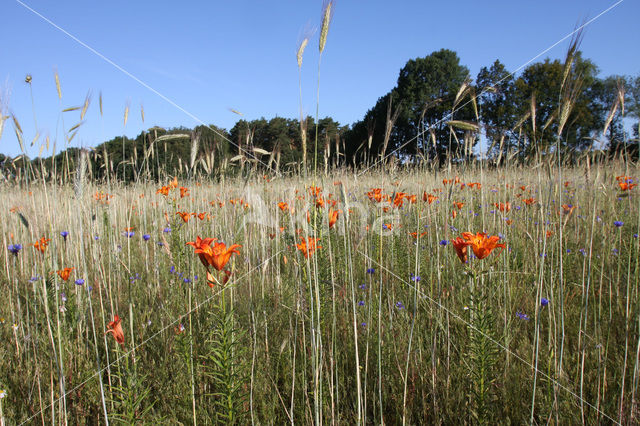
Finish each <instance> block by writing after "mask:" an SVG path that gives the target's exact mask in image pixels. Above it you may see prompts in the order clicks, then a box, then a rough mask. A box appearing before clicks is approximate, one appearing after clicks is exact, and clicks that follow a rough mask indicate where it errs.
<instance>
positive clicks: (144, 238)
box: [142, 234, 151, 241]
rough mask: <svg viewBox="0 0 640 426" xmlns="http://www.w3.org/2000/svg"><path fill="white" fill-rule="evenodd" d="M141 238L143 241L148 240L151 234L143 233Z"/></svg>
mask: <svg viewBox="0 0 640 426" xmlns="http://www.w3.org/2000/svg"><path fill="white" fill-rule="evenodd" d="M142 239H143V240H145V241H149V240H150V239H151V235H149V234H144V235H143V236H142Z"/></svg>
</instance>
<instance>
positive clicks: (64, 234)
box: [60, 231, 69, 241]
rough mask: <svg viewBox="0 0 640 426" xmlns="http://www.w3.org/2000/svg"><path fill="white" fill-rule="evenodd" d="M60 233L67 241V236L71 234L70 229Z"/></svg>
mask: <svg viewBox="0 0 640 426" xmlns="http://www.w3.org/2000/svg"><path fill="white" fill-rule="evenodd" d="M60 235H61V236H62V238H64V240H65V241H67V237H68V236H69V231H62V232H61V233H60Z"/></svg>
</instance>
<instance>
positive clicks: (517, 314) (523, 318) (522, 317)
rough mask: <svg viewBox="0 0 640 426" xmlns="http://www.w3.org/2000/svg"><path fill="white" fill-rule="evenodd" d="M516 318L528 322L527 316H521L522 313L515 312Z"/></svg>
mask: <svg viewBox="0 0 640 426" xmlns="http://www.w3.org/2000/svg"><path fill="white" fill-rule="evenodd" d="M516 316H517V317H518V318H520V319H522V320H525V321H529V315H527V314H523V313H522V312H516Z"/></svg>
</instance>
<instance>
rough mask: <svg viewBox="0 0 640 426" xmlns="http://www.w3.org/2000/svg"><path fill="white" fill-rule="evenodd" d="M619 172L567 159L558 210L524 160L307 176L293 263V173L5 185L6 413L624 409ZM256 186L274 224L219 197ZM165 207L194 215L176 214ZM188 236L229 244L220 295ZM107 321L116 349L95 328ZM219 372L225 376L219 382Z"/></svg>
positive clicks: (253, 414)
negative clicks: (461, 242)
mask: <svg viewBox="0 0 640 426" xmlns="http://www.w3.org/2000/svg"><path fill="white" fill-rule="evenodd" d="M625 167H626V166H625V165H624V164H618V165H615V164H607V165H601V164H596V165H594V166H593V169H594V177H593V178H592V179H591V180H590V181H589V182H587V181H585V179H584V174H583V170H582V169H578V168H576V169H566V170H564V172H563V174H564V176H565V177H566V179H567V181H569V182H570V183H569V184H568V186H566V187H565V186H564V184H563V185H562V191H563V197H564V199H565V200H566V201H567V202H568V203H571V204H573V205H575V206H577V207H576V209H575V210H574V211H573V212H572V213H570V214H569V215H565V214H563V213H559V211H561V210H562V208H561V207H559V206H557V203H558V201H557V200H558V199H559V198H557V197H558V194H557V193H555V192H554V191H553V187H550V186H549V185H548V184H547V183H546V182H547V176H546V175H545V174H544V172H543V170H544V169H543V168H542V167H541V168H538V169H536V170H534V171H532V170H524V169H519V168H511V169H504V170H498V171H486V170H485V172H484V174H483V179H484V180H483V182H482V186H481V188H480V189H475V188H473V189H472V188H469V187H468V185H467V186H465V187H463V188H460V185H461V183H463V182H466V183H469V182H475V181H476V180H477V179H476V178H477V176H478V172H479V170H478V169H476V168H474V167H468V168H466V170H465V171H464V173H460V174H459V175H458V176H459V183H458V184H449V183H447V184H446V185H444V186H443V184H442V182H441V181H436V179H435V177H434V176H433V175H432V174H431V173H429V172H428V171H427V170H420V169H416V170H413V171H405V172H400V173H398V174H397V175H395V176H389V175H388V174H383V173H379V172H373V173H370V174H367V175H366V176H361V177H360V178H359V179H358V181H357V182H356V180H355V178H354V177H353V176H351V175H349V174H341V173H338V176H333V177H332V178H331V179H328V178H327V179H322V178H318V180H317V181H316V183H318V184H319V185H322V186H323V187H324V190H323V191H322V194H323V197H324V199H325V200H330V199H337V200H338V203H337V207H340V208H341V209H342V210H343V214H342V215H341V216H340V217H339V219H338V222H336V224H335V225H334V226H333V227H332V228H329V227H328V218H327V214H326V212H325V210H324V209H318V212H317V222H316V223H317V225H316V226H317V230H316V232H317V235H319V236H320V237H321V238H322V239H321V242H320V244H321V245H322V248H321V249H318V250H317V251H316V252H315V253H314V254H313V255H312V256H310V257H309V259H305V258H304V256H302V255H301V253H300V251H299V250H298V249H297V248H296V247H295V245H294V244H295V243H296V242H299V237H298V236H297V234H298V231H297V230H298V229H300V228H304V227H305V226H306V219H305V212H306V210H307V209H309V210H310V211H311V212H312V214H314V213H313V211H314V210H316V208H315V207H314V205H315V199H313V198H312V197H309V196H308V195H306V196H305V199H304V200H302V199H297V198H296V197H297V196H298V195H301V194H305V193H306V191H305V182H304V181H301V179H300V178H296V179H295V180H284V179H281V180H278V179H276V180H273V181H271V182H270V183H265V182H264V180H260V181H258V180H250V181H249V182H248V183H247V185H246V187H245V185H244V181H242V182H234V181H227V182H225V183H224V184H211V183H209V182H184V183H182V184H183V185H186V186H188V188H189V193H190V195H189V196H186V197H185V198H180V196H179V193H178V192H177V190H174V192H172V193H171V194H170V195H169V196H168V197H164V196H162V195H160V194H156V189H157V188H156V187H154V186H150V185H148V184H145V183H139V184H136V185H132V186H129V187H119V186H112V187H110V188H108V187H104V186H102V187H96V186H94V185H93V184H92V183H91V182H85V184H84V186H85V190H84V191H83V193H82V194H80V193H78V192H74V191H73V189H72V188H70V187H64V186H62V187H60V186H55V185H51V184H47V183H32V184H31V186H30V187H29V188H28V189H29V191H30V192H31V195H29V194H28V193H27V192H16V191H15V190H11V189H10V188H8V187H3V188H2V192H1V193H0V199H2V205H4V206H9V207H8V208H9V209H12V208H14V207H15V210H14V211H13V212H11V211H9V210H8V209H4V210H3V211H2V212H1V213H0V214H2V215H3V220H2V222H1V225H0V234H1V235H2V240H3V247H5V248H6V247H8V246H9V245H10V244H17V243H20V244H22V245H23V247H24V248H23V249H22V250H21V251H20V252H19V253H18V254H17V255H13V254H12V253H10V252H9V251H7V250H6V249H5V250H4V251H3V254H2V256H3V259H4V263H5V266H4V267H3V269H2V279H3V281H4V282H5V283H7V284H6V285H5V286H3V289H2V293H3V298H4V300H6V303H5V304H4V305H3V306H2V307H1V308H0V312H1V316H2V318H3V319H4V323H3V325H2V327H1V328H0V332H1V333H2V335H3V337H4V339H5V341H6V342H8V343H9V344H8V345H7V346H5V350H4V356H3V361H2V362H3V364H4V365H3V369H2V371H4V372H5V373H3V375H2V377H1V378H0V384H1V386H2V388H3V389H5V390H6V391H7V396H6V398H4V399H3V401H2V402H3V413H4V416H5V417H6V418H7V419H12V420H13V421H16V422H23V421H27V420H28V419H29V420H31V421H32V420H34V419H36V418H37V419H44V421H51V420H55V421H56V422H64V421H68V422H70V423H77V422H79V421H82V419H83V418H86V417H87V416H92V418H95V419H98V420H100V419H101V420H100V421H104V417H105V415H107V416H110V418H111V419H112V420H115V419H118V418H128V419H131V417H130V416H131V415H135V416H138V417H135V418H136V419H138V420H137V421H143V420H144V421H150V422H155V421H180V422H189V423H191V422H200V423H201V422H205V423H206V422H210V421H215V419H219V421H223V420H221V419H222V417H220V416H221V415H223V414H222V413H223V411H222V409H221V406H222V405H221V404H223V400H221V399H220V398H221V395H223V394H224V395H227V402H229V403H231V404H232V405H228V404H227V405H225V406H226V407H235V408H230V410H231V411H228V410H227V414H226V415H225V416H226V417H224V418H225V419H227V420H228V419H229V418H237V419H238V421H241V420H240V419H244V420H242V422H244V421H246V420H247V419H248V418H251V419H253V421H255V422H258V423H264V422H270V421H275V422H278V423H281V422H299V421H317V420H318V419H321V420H322V421H327V422H348V423H352V422H355V423H382V422H386V423H396V422H400V421H404V422H406V423H409V424H411V423H418V422H421V423H422V422H429V423H431V422H433V423H435V422H440V421H441V422H445V423H447V422H460V421H464V422H489V423H491V422H492V421H493V419H496V418H503V419H509V420H510V421H513V422H516V423H521V422H528V421H531V416H533V421H535V422H542V421H547V420H548V419H554V420H555V421H562V422H569V423H573V422H586V423H593V422H608V421H612V420H611V418H613V419H615V421H617V422H621V423H629V422H633V421H635V420H634V419H636V418H637V417H636V416H637V413H636V406H635V404H636V395H637V385H638V363H637V357H636V355H635V354H636V352H637V350H636V349H637V347H638V342H639V341H640V340H639V333H638V325H637V321H635V320H634V318H635V316H634V312H637V310H638V308H639V306H638V303H637V300H638V289H639V287H638V283H639V276H640V275H639V274H640V272H639V270H638V265H637V258H638V252H639V248H640V247H639V246H638V238H637V236H636V234H637V233H638V231H639V230H640V224H639V223H638V203H637V202H636V201H635V200H636V198H637V197H636V196H635V194H633V192H634V190H632V191H631V194H627V193H626V192H624V193H622V192H620V191H619V189H618V188H617V185H616V182H615V179H614V177H615V176H616V175H617V173H618V171H619V170H620V171H622V170H624V168H625ZM632 170H633V171H634V172H637V170H635V169H632ZM451 177H452V178H454V177H455V176H451ZM310 179H311V178H310ZM334 179H339V180H340V182H341V185H338V186H334V185H333V180H334ZM309 183H311V181H309ZM520 186H524V187H525V189H524V190H521V189H520ZM372 187H380V188H383V192H384V193H386V194H387V195H389V196H390V197H393V194H394V193H396V194H398V193H400V192H405V193H407V194H415V195H418V196H420V195H421V194H422V192H423V191H427V192H431V191H432V190H436V192H435V195H436V196H438V197H439V198H438V199H437V200H436V201H434V202H433V203H432V204H429V203H428V202H423V201H421V200H420V197H418V199H417V201H416V202H415V204H413V203H412V202H411V201H410V199H405V201H404V202H403V205H402V207H401V208H393V207H392V203H389V202H385V201H382V202H380V203H376V202H372V201H370V200H369V199H368V198H367V197H366V195H365V193H366V192H368V191H369V190H370V188H372ZM243 188H245V189H243ZM246 188H251V189H250V190H248V189H246ZM293 188H295V189H297V190H298V194H295V192H293V190H292V189H293ZM341 188H344V189H341ZM439 189H440V190H442V191H441V192H439V191H437V190H439ZM101 191H102V192H104V193H109V194H113V198H110V199H108V204H107V200H105V199H102V200H96V199H95V198H94V194H95V193H96V192H97V193H100V192H101ZM248 191H254V195H251V194H249V192H248ZM255 193H258V194H259V196H260V197H261V198H262V200H263V201H264V205H263V208H264V209H266V212H265V213H266V214H268V215H269V216H271V217H272V218H274V223H275V224H277V226H276V227H270V226H266V225H265V224H264V223H263V222H262V221H258V220H255V218H256V216H255V211H254V208H256V207H251V206H250V207H244V206H243V205H241V204H240V203H239V202H235V203H230V200H239V199H240V198H244V199H249V196H254V197H255ZM329 193H331V194H333V195H332V196H331V198H330V196H329ZM221 194H224V196H223V195H221ZM307 194H308V193H307ZM432 194H433V192H432ZM141 195H144V197H141ZM525 198H527V199H528V198H536V199H537V203H535V204H532V205H527V204H525V203H524V202H523V201H522V200H523V199H525ZM280 201H287V202H288V203H289V206H291V207H293V208H294V211H293V213H291V211H288V212H283V211H281V210H280V209H279V208H278V207H277V205H276V203H277V202H280ZM454 201H456V202H462V203H464V206H463V207H462V208H461V209H460V210H458V209H457V207H453V206H452V203H453V202H454ZM210 202H214V203H213V206H212V205H211V204H210ZM222 202H224V205H223V206H222V207H219V206H220V203H222ZM500 202H502V203H504V202H510V203H511V210H510V211H508V212H501V211H500V210H499V209H497V208H496V207H495V206H494V203H500ZM254 205H257V204H256V203H254ZM385 210H387V211H386V212H385ZM454 210H455V211H457V214H456V217H455V218H453V217H452V212H453V211H454ZM176 211H193V212H197V213H200V212H206V213H208V214H209V215H210V216H211V217H212V219H211V220H209V221H207V220H206V216H205V219H204V220H200V219H198V218H191V219H190V220H189V221H188V222H183V221H182V219H181V218H180V217H179V216H176V215H175V212H176ZM165 212H166V213H167V217H168V218H169V222H168V223H167V222H166V217H165ZM18 213H19V214H20V215H22V217H24V219H25V221H22V220H21V216H19V215H18ZM365 217H366V220H365ZM616 220H620V221H622V222H624V224H623V225H622V226H620V227H617V226H616V225H615V224H614V221H616ZM25 222H26V224H25ZM311 223H313V221H312V222H311ZM27 224H28V226H27ZM367 225H368V227H369V228H368V230H367V229H366V228H365V227H366V226H367ZM279 226H282V227H283V228H284V230H283V231H280V230H279V228H278V227H279ZM131 227H132V228H133V231H132V232H134V233H135V234H134V235H132V236H131V237H128V236H127V235H125V233H126V232H131V231H125V229H126V228H131ZM167 227H170V228H171V231H170V232H164V230H165V229H166V228H167ZM482 229H484V230H486V231H487V232H489V233H490V234H494V235H498V234H500V235H502V236H503V239H502V241H503V242H505V243H506V244H507V249H506V250H505V251H504V252H502V253H498V252H497V251H496V252H494V253H492V254H491V255H490V256H489V257H488V258H487V259H483V260H482V261H480V260H478V259H473V256H471V257H472V259H471V260H470V265H471V268H472V269H469V268H468V267H466V266H465V265H463V264H462V263H461V262H460V260H459V259H458V258H457V256H456V255H455V252H454V250H453V249H452V247H451V246H450V244H447V245H441V242H442V241H443V240H446V241H450V240H451V239H453V238H454V237H457V236H458V235H460V233H461V232H462V231H467V230H468V231H473V232H475V231H479V230H482ZM62 230H69V236H68V237H67V239H66V240H65V239H64V238H63V237H62V236H60V231H62ZM561 230H562V233H561ZM547 231H549V232H548V233H547ZM303 232H305V231H303ZM306 232H307V235H312V231H311V230H310V229H309V230H308V231H306ZM409 232H418V235H420V234H421V233H422V232H425V234H424V235H422V236H420V237H419V238H418V239H414V238H413V237H412V236H410V235H408V234H409ZM144 234H149V235H150V236H151V239H150V240H149V241H145V239H143V238H142V235H144ZM197 235H202V236H215V237H217V238H220V239H222V240H224V241H225V242H227V243H228V244H230V243H238V244H242V248H241V255H240V256H237V257H235V258H232V260H231V263H232V264H233V265H234V272H233V278H232V280H231V281H230V282H229V283H228V284H227V285H226V286H225V290H222V286H216V287H215V288H214V289H213V291H212V289H211V288H209V286H207V285H206V283H205V282H204V270H203V267H202V265H201V264H200V263H199V262H198V261H197V259H196V257H195V256H194V255H193V252H192V250H191V248H190V247H187V246H185V245H184V243H185V242H187V241H192V240H194V239H195V237H196V236H197ZM561 235H562V238H563V243H562V247H563V251H562V252H559V251H558V247H560V244H559V241H558V239H559V238H560V236H561ZM41 236H47V237H48V238H51V239H52V241H51V242H50V245H49V247H48V248H47V250H46V251H45V253H44V254H41V253H39V252H37V251H36V250H35V249H34V248H33V247H32V246H29V244H30V243H33V242H35V241H36V239H39V238H40V237H41ZM96 236H98V237H99V238H98V239H95V237H96ZM158 243H162V244H163V245H162V246H160V245H158ZM442 244H444V243H442ZM614 249H615V250H614ZM560 259H562V262H563V272H562V273H563V274H564V277H563V280H562V281H561V280H560V276H559V274H560V270H559V268H558V265H559V262H560ZM315 265H317V266H315ZM63 267H75V268H76V269H75V270H74V271H73V272H72V276H71V278H70V279H69V281H66V282H64V281H62V280H61V279H60V277H58V275H56V274H55V273H52V272H53V271H54V270H58V269H62V268H63ZM171 267H174V268H175V269H173V270H172V269H171ZM316 268H317V269H316ZM472 270H473V271H475V272H474V274H476V275H469V274H470V272H469V271H472ZM172 271H173V272H172ZM368 271H369V272H368ZM195 275H198V279H197V280H195ZM314 275H315V276H314ZM418 276H419V277H420V278H419V279H417V278H416V277H418ZM474 276H475V278H474ZM32 277H38V278H36V279H33V280H31V278H32ZM185 278H188V280H189V282H185ZM78 279H84V280H85V281H84V284H82V285H77V284H75V283H74V282H75V281H76V280H78ZM561 284H562V285H563V286H564V288H562V287H561ZM89 287H92V288H91V289H89ZM223 294H226V301H225V302H223V296H222V295H223ZM542 298H545V299H547V300H548V301H549V303H548V305H546V306H543V305H541V304H540V301H541V299H542ZM221 303H222V305H221ZM563 311H564V312H563ZM225 312H226V313H225ZM516 313H519V314H522V315H520V316H517V315H516ZM114 315H119V316H120V317H121V318H122V324H123V329H124V331H125V344H124V347H123V348H121V347H120V346H119V345H117V344H116V343H115V341H114V340H113V339H112V338H111V337H110V336H109V335H106V336H105V335H104V331H106V330H107V328H108V327H107V324H108V323H109V322H110V321H111V320H112V319H113V317H114ZM524 315H526V317H525V316H524ZM563 315H564V340H563V333H562V330H563V328H562V318H563ZM527 317H528V319H523V318H527ZM220 321H222V322H220ZM224 323H229V324H228V325H227V326H222V325H221V324H224ZM225 330H227V331H225ZM229 330H235V331H229ZM241 330H243V331H241ZM229 332H230V333H231V334H227V335H226V336H227V337H224V336H225V334H224V333H229ZM212 333H213V334H212ZM221 333H222V334H221ZM229 339H231V340H229ZM214 342H215V343H214ZM223 342H228V343H223ZM219 344H222V345H223V346H221V347H219V346H218V345H219ZM229 344H230V345H231V346H228V345H229ZM321 344H322V345H323V346H322V351H321V350H320V348H321V346H320V345H321ZM225 345H227V346H225ZM237 345H240V346H241V347H242V348H245V350H236V349H233V348H234V347H235V348H238V347H239V346H237ZM313 345H315V352H314V350H313V347H314V346H313ZM225 347H226V348H227V349H222V348H225ZM215 348H218V349H215ZM561 348H564V350H563V360H562V364H560V353H561ZM212 351H213V352H212ZM220 351H222V352H220ZM321 353H322V357H320V356H319V354H321ZM224 354H226V355H224ZM216 360H217V361H216ZM220 365H231V366H233V367H229V369H222V370H215V368H218V367H216V366H220ZM212 369H213V370H212ZM215 371H219V373H216V372H215ZM243 371H244V372H245V373H241V372H243ZM227 373H233V374H235V375H236V376H234V377H237V378H229V376H219V374H227ZM245 374H246V375H245ZM225 377H226V378H225ZM241 377H249V378H250V379H247V380H244V379H243V380H240V378H241ZM25 378H28V380H25ZM219 380H222V381H221V382H219ZM223 384H224V386H226V387H224V386H223ZM220 386H223V387H220ZM222 389H227V390H228V391H224V392H223V391H222ZM123 392H124V393H123ZM225 392H226V393H225ZM229 392H231V393H229ZM229 395H231V397H230V399H229ZM320 396H322V398H320ZM123 398H124V399H123ZM127 401H128V402H127ZM127 413H128V414H127ZM123 416H124V417H123ZM127 416H129V417H127ZM229 416H231V417H229ZM225 421H226V420H225Z"/></svg>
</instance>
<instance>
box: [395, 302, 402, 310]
mask: <svg viewBox="0 0 640 426" xmlns="http://www.w3.org/2000/svg"><path fill="white" fill-rule="evenodd" d="M396 308H398V309H404V305H403V304H402V302H396Z"/></svg>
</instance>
